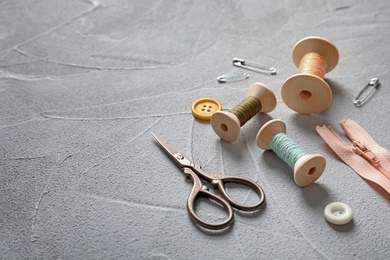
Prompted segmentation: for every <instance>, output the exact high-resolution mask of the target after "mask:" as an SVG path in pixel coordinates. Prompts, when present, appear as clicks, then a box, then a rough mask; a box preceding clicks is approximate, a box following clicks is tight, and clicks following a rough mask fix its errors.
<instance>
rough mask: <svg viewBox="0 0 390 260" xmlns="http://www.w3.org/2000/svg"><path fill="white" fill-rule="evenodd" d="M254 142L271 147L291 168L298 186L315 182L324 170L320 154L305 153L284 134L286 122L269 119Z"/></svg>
mask: <svg viewBox="0 0 390 260" xmlns="http://www.w3.org/2000/svg"><path fill="white" fill-rule="evenodd" d="M256 144H257V146H258V147H259V148H261V149H263V150H271V149H272V150H273V151H274V152H275V153H276V154H277V155H278V156H279V157H280V158H281V159H282V160H283V161H284V162H286V163H287V164H288V165H289V166H290V168H293V169H294V181H295V183H296V184H297V185H298V186H300V187H306V186H308V185H310V184H312V183H313V182H315V181H316V180H317V179H318V178H319V177H320V176H321V175H322V173H323V172H324V170H325V166H326V160H325V158H324V157H323V156H322V155H320V154H307V153H306V152H305V151H304V150H303V149H302V148H301V147H300V146H299V145H298V144H296V143H295V142H294V141H293V140H292V139H291V138H290V137H289V136H287V135H286V124H285V123H284V122H283V121H282V120H280V119H273V120H270V121H268V122H267V123H265V124H264V125H263V126H262V127H261V128H260V130H259V132H258V133H257V136H256Z"/></svg>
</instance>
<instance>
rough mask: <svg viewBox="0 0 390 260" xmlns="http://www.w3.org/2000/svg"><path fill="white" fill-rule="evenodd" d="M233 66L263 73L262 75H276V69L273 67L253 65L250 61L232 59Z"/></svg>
mask: <svg viewBox="0 0 390 260" xmlns="http://www.w3.org/2000/svg"><path fill="white" fill-rule="evenodd" d="M233 65H234V66H237V67H241V68H244V69H248V70H253V71H256V72H260V73H264V74H269V75H275V74H276V69H275V68H274V67H267V66H264V65H261V64H257V63H254V62H252V61H246V60H244V59H240V58H234V59H233Z"/></svg>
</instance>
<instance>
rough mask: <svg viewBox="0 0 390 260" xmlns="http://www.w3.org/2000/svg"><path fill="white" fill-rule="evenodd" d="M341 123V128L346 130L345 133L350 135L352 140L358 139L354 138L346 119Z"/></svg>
mask: <svg viewBox="0 0 390 260" xmlns="http://www.w3.org/2000/svg"><path fill="white" fill-rule="evenodd" d="M339 125H340V126H341V128H342V129H343V131H344V132H345V134H346V135H347V136H348V138H349V139H350V140H351V141H356V140H355V139H354V138H353V135H352V134H351V132H350V131H349V130H348V128H347V127H346V126H345V121H343V122H340V123H339Z"/></svg>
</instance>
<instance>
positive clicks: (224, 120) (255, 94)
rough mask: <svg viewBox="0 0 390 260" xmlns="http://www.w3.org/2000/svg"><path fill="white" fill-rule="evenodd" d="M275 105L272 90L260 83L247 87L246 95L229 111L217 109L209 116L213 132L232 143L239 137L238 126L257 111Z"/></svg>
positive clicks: (268, 110)
mask: <svg viewBox="0 0 390 260" xmlns="http://www.w3.org/2000/svg"><path fill="white" fill-rule="evenodd" d="M275 107H276V97H275V94H274V92H273V91H272V90H271V89H269V88H268V87H267V86H266V85H264V84H262V83H253V84H252V85H250V86H249V88H248V97H247V98H246V99H244V100H243V101H242V102H241V103H240V104H238V105H237V106H235V107H234V108H233V109H231V110H230V111H229V112H225V111H217V112H215V113H214V114H213V115H212V116H211V126H212V127H213V130H214V132H215V133H216V134H217V135H218V136H219V137H220V138H221V139H222V140H224V141H226V142H229V143H232V142H234V141H236V140H238V139H239V138H240V128H241V126H243V125H244V124H245V123H246V122H247V121H248V120H249V119H251V118H252V117H253V116H254V115H256V114H257V113H259V112H264V113H268V112H271V111H272V110H274V109H275Z"/></svg>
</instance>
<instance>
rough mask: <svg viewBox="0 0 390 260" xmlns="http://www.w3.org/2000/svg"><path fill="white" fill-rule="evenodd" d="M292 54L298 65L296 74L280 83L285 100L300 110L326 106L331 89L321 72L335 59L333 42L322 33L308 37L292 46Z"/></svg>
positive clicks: (313, 110) (330, 67)
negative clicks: (321, 35)
mask: <svg viewBox="0 0 390 260" xmlns="http://www.w3.org/2000/svg"><path fill="white" fill-rule="evenodd" d="M292 58H293V61H294V63H295V65H296V66H297V67H298V74H296V75H293V76H291V77H290V78H288V79H287V80H286V81H285V82H284V83H283V86H282V99H283V101H284V103H285V104H286V105H287V106H288V107H289V108H291V109H292V110H294V111H296V112H298V113H301V114H315V113H319V112H321V111H323V110H325V109H326V108H327V107H328V106H329V104H330V102H331V101H332V90H331V89H330V87H329V85H328V83H326V82H325V80H324V76H325V73H327V72H330V71H331V70H333V69H334V68H335V67H336V65H337V63H338V60H339V52H338V50H337V48H336V46H334V45H333V44H332V43H331V42H330V41H328V40H326V39H324V38H321V37H307V38H304V39H302V40H300V41H299V42H298V43H297V44H296V45H295V46H294V48H293V52H292Z"/></svg>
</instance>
